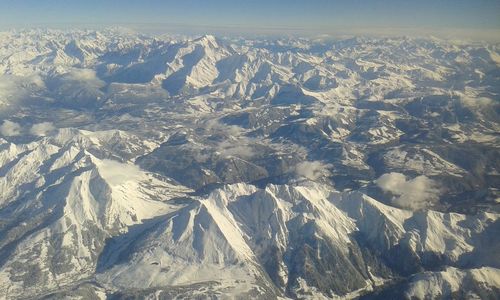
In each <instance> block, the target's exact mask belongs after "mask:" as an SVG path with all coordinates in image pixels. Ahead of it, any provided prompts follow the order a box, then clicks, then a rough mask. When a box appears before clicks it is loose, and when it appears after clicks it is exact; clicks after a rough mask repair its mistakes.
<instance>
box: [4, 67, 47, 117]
mask: <svg viewBox="0 0 500 300" xmlns="http://www.w3.org/2000/svg"><path fill="white" fill-rule="evenodd" d="M44 87H45V84H44V82H43V80H42V79H41V77H40V76H38V75H28V76H23V77H20V76H14V75H0V109H2V108H4V107H8V106H12V105H16V104H18V102H20V101H21V100H23V99H24V98H27V97H29V95H30V94H31V93H33V92H35V91H39V90H41V89H43V88H44Z"/></svg>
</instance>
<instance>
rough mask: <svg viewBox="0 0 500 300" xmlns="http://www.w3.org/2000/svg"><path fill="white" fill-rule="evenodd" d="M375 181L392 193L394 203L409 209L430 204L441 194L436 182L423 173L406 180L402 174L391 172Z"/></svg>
mask: <svg viewBox="0 0 500 300" xmlns="http://www.w3.org/2000/svg"><path fill="white" fill-rule="evenodd" d="M375 183H376V184H377V185H378V186H379V187H380V188H381V189H382V190H383V191H385V192H390V193H391V194H393V195H394V197H393V198H392V203H393V204H394V205H396V206H399V207H402V208H407V209H411V210H418V209H423V208H426V207H429V206H431V205H432V204H434V203H436V202H437V201H438V199H439V195H440V194H441V191H440V189H439V187H438V184H437V183H436V182H435V181H434V180H432V179H430V178H428V177H426V176H424V175H422V176H418V177H415V178H413V179H411V180H407V179H406V176H405V175H404V174H401V173H394V172H391V173H387V174H384V175H382V176H380V177H379V178H378V179H377V180H375Z"/></svg>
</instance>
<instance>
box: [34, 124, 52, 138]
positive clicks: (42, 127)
mask: <svg viewBox="0 0 500 300" xmlns="http://www.w3.org/2000/svg"><path fill="white" fill-rule="evenodd" d="M54 129H55V127H54V125H53V124H52V123H51V122H42V123H38V124H33V126H32V127H31V129H30V133H31V134H32V135H36V136H45V135H47V133H49V132H51V131H52V130H54Z"/></svg>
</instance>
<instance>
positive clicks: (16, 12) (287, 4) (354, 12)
mask: <svg viewBox="0 0 500 300" xmlns="http://www.w3.org/2000/svg"><path fill="white" fill-rule="evenodd" d="M41 23H45V24H50V23H57V24H60V23H71V24H76V23H83V24H126V23H156V24H160V23H162V24H182V25H191V26H202V27H203V26H239V27H245V28H249V29H252V28H266V27H267V28H303V29H311V30H322V31H328V30H335V29H338V28H383V27H392V28H427V29H429V28H431V29H432V28H456V29H457V28H458V29H462V28H465V29H474V30H478V29H479V30H480V29H494V30H497V29H500V0H433V1H430V0H414V1H406V0H371V1H368V0H350V1H349V0H302V1H299V0H247V1H230V0H212V1H210V0H204V1H203V0H179V1H172V0H163V1H160V0H142V1H132V0H81V1H73V0H0V24H1V25H2V26H10V25H15V26H23V25H33V24H35V25H36V24H41Z"/></svg>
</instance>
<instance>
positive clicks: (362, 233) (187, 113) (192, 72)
mask: <svg viewBox="0 0 500 300" xmlns="http://www.w3.org/2000/svg"><path fill="white" fill-rule="evenodd" d="M499 114H500V44H493V43H486V42H484V43H483V42H463V41H450V40H440V39H436V38H425V39H424V38H409V37H401V38H365V37H356V38H349V39H323V38H318V39H313V38H265V37H262V38H235V37H225V38H224V37H214V36H210V35H207V36H201V37H194V38H189V37H179V36H166V35H157V36H153V35H147V34H141V33H134V32H131V31H126V30H123V29H109V30H102V31H88V30H67V31H59V30H45V29H44V30H41V29H31V30H13V31H5V32H0V299H356V298H360V299H500V220H499V217H500V190H499V189H500V135H499V133H500V116H499Z"/></svg>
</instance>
